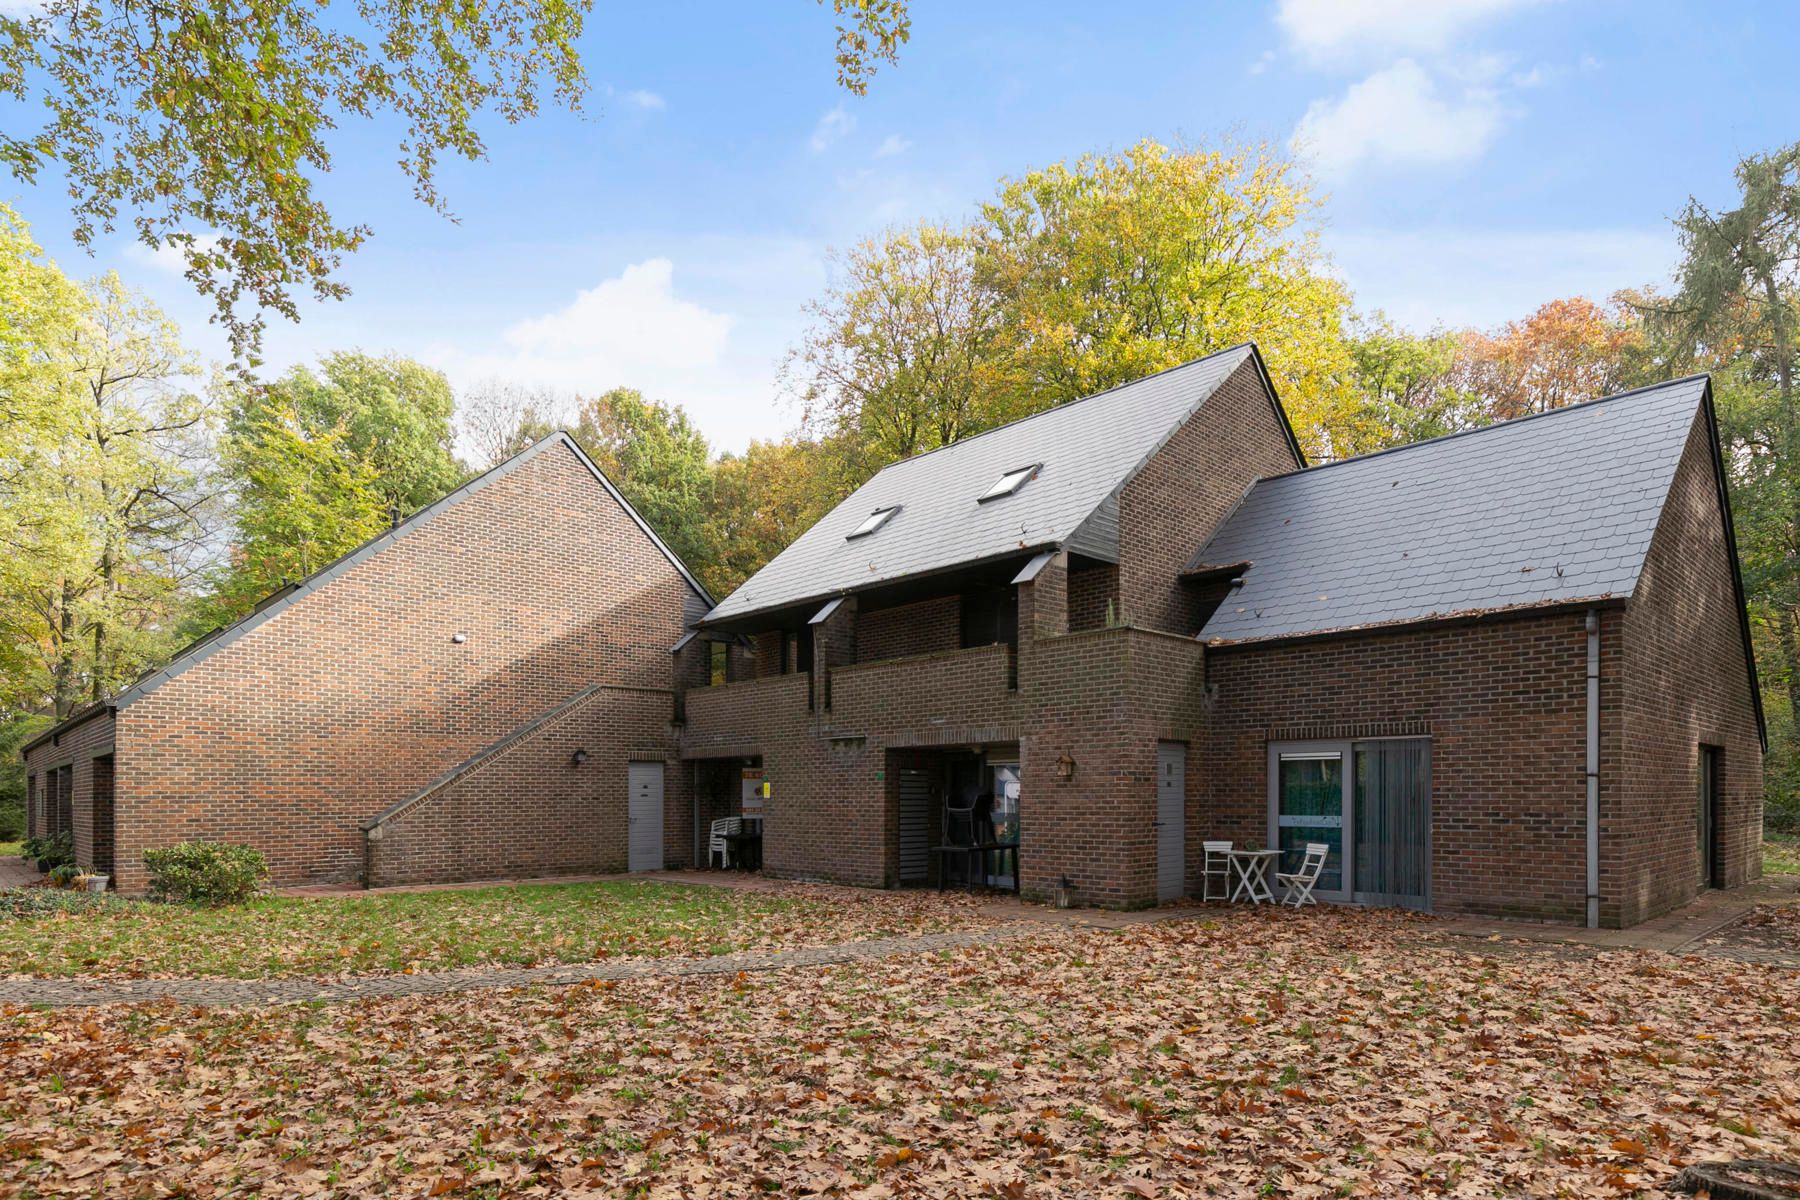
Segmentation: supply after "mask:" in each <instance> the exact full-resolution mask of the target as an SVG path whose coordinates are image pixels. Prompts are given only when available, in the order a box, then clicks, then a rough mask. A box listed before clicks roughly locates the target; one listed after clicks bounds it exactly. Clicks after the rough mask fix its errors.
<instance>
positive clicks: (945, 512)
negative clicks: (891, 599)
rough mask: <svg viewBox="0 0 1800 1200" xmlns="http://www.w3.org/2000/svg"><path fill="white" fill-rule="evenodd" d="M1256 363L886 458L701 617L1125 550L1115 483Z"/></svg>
mask: <svg viewBox="0 0 1800 1200" xmlns="http://www.w3.org/2000/svg"><path fill="white" fill-rule="evenodd" d="M1250 361H1255V362H1257V363H1258V367H1259V369H1260V363H1261V360H1260V359H1259V358H1258V357H1257V354H1256V349H1255V347H1253V346H1250V345H1248V344H1246V345H1242V346H1234V347H1232V348H1231V349H1229V350H1221V351H1219V352H1217V353H1215V354H1211V355H1208V356H1207V357H1205V358H1201V359H1196V360H1195V361H1193V362H1190V363H1186V364H1184V365H1182V366H1178V367H1172V368H1170V369H1169V370H1166V371H1162V372H1160V373H1158V374H1156V375H1151V376H1149V377H1147V378H1145V379H1140V380H1137V381H1135V382H1133V383H1128V384H1125V385H1123V386H1121V387H1116V388H1113V389H1112V390H1111V391H1106V392H1101V393H1098V394H1097V395H1093V396H1089V397H1086V398H1084V399H1081V400H1075V401H1071V402H1069V403H1067V404H1064V405H1061V406H1060V407H1057V408H1053V409H1049V410H1047V411H1045V412H1042V413H1038V414H1036V415H1035V416H1031V417H1026V418H1025V419H1023V420H1020V421H1014V422H1013V423H1011V424H1010V425H1003V426H1001V427H999V428H997V429H991V430H988V431H987V432H985V433H981V434H977V435H976V436H974V437H970V438H964V439H963V440H962V441H959V442H955V443H953V444H951V445H949V446H945V447H942V448H941V449H937V450H932V451H929V452H927V453H925V454H921V455H917V456H916V457H913V458H909V459H904V460H902V461H900V462H897V463H893V464H891V465H890V466H887V467H884V468H883V469H882V470H881V471H880V472H878V473H877V474H876V475H875V477H874V478H872V479H870V480H869V481H868V482H867V483H865V484H863V485H862V487H860V488H858V489H857V490H856V491H855V492H853V493H852V494H851V495H850V497H849V499H847V500H845V501H844V502H843V503H842V504H839V505H838V506H837V507H836V508H835V509H833V510H832V511H831V512H830V513H828V514H827V515H826V516H825V517H824V518H823V519H822V520H820V521H819V522H818V523H817V524H816V525H814V526H813V527H812V528H811V529H808V530H807V531H806V532H805V533H803V534H801V535H800V536H799V537H798V538H797V539H795V540H794V541H793V542H792V543H791V544H790V545H789V546H788V547H787V548H786V549H785V550H783V551H782V552H781V553H780V554H778V555H776V556H775V557H774V558H773V559H772V560H770V562H769V564H768V565H767V566H765V567H763V569H762V570H760V571H758V572H757V573H756V574H755V575H753V576H751V577H750V578H749V579H748V580H747V581H746V582H745V583H744V584H743V586H742V587H740V588H738V590H737V591H735V592H733V593H732V594H731V595H730V596H728V597H726V599H725V600H724V602H723V603H721V604H720V605H719V606H718V607H717V608H715V609H714V610H713V611H712V612H711V613H710V614H709V615H708V617H707V619H706V622H705V623H706V624H708V625H718V624H720V623H722V622H727V621H732V620H736V619H740V618H743V617H745V616H750V615H754V614H757V613H762V612H766V611H770V610H775V609H781V608H789V607H794V606H797V605H800V604H802V603H803V602H811V601H814V600H817V601H820V602H823V601H824V600H826V599H829V598H830V597H833V596H839V595H843V594H844V593H846V592H850V591H854V590H858V589H862V588H866V587H868V586H870V585H871V584H876V583H886V582H890V581H896V580H901V579H905V578H908V577H912V576H918V575H925V574H929V573H932V572H935V571H940V570H945V569H948V568H953V567H957V566H962V565H967V564H973V563H978V562H985V561H991V560H994V559H998V558H1004V557H1006V556H1008V555H1013V554H1022V553H1024V552H1025V551H1028V550H1035V549H1042V548H1044V547H1048V546H1064V545H1071V544H1073V545H1074V547H1075V548H1077V549H1079V550H1080V551H1081V552H1082V553H1085V554H1090V555H1093V556H1095V557H1101V558H1104V557H1108V556H1109V554H1110V556H1111V557H1114V558H1116V556H1117V554H1118V532H1117V525H1116V522H1109V521H1108V519H1107V512H1106V510H1107V509H1108V508H1109V506H1116V497H1117V493H1118V490H1119V489H1120V488H1121V487H1122V486H1123V485H1124V484H1125V482H1126V481H1127V480H1129V479H1130V478H1131V477H1132V476H1133V475H1134V474H1136V472H1137V470H1138V468H1139V467H1140V466H1142V464H1143V463H1144V461H1145V460H1146V459H1148V458H1149V457H1150V456H1151V455H1152V454H1153V453H1154V452H1155V451H1156V450H1157V448H1159V447H1160V446H1161V445H1162V444H1163V442H1164V441H1166V440H1167V439H1168V437H1169V436H1170V435H1171V434H1172V433H1174V432H1175V430H1176V429H1178V428H1180V426H1181V424H1182V422H1183V421H1185V420H1186V419H1187V418H1188V416H1189V415H1190V414H1192V413H1193V412H1194V411H1195V410H1196V409H1197V408H1199V406H1200V405H1201V404H1202V403H1203V402H1204V401H1205V400H1206V398H1207V397H1208V396H1210V395H1211V394H1212V393H1213V391H1214V389H1216V388H1217V387H1218V386H1219V385H1220V384H1221V383H1223V382H1224V381H1225V379H1226V377H1227V376H1229V375H1230V374H1231V373H1232V372H1233V371H1234V370H1236V369H1237V368H1238V367H1240V366H1242V365H1243V364H1244V363H1246V362H1250ZM1265 378H1266V373H1265ZM1271 395H1273V393H1272V392H1271ZM1297 456H1298V450H1296V458H1297V461H1298V457H1297ZM1032 463H1042V464H1043V467H1042V470H1040V471H1039V472H1038V474H1037V476H1036V477H1035V478H1033V479H1032V480H1031V481H1030V482H1028V483H1026V484H1025V486H1024V487H1022V488H1021V489H1019V491H1018V492H1017V493H1016V494H1014V495H1011V496H1006V497H1002V498H1000V499H997V500H990V501H988V502H987V503H985V504H984V503H979V502H978V501H977V499H976V498H977V497H978V496H980V495H981V494H982V493H983V492H985V491H987V489H988V488H989V487H990V486H992V485H993V484H994V483H995V481H997V480H998V479H999V478H1000V477H1001V476H1002V475H1003V474H1005V473H1006V472H1008V471H1011V470H1014V469H1016V468H1019V467H1024V466H1029V465H1030V464H1032ZM890 505H899V506H900V511H899V512H897V513H895V514H894V516H893V517H892V518H891V519H890V520H889V521H888V522H887V523H886V524H884V525H883V526H882V527H881V528H880V529H878V530H877V531H876V532H874V533H873V534H870V535H868V536H867V537H861V538H856V539H854V540H846V537H845V535H846V534H848V533H850V532H851V531H852V530H854V529H855V528H856V527H857V526H858V525H860V524H861V523H862V522H863V520H864V519H865V518H866V517H868V516H869V514H870V513H872V512H874V511H875V510H876V509H879V508H884V507H887V506H890Z"/></svg>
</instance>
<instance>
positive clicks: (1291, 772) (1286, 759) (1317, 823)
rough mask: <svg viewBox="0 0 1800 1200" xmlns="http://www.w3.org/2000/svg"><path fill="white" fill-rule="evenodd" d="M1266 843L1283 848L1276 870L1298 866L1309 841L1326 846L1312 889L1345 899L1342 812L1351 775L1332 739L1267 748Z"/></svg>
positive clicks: (1346, 804) (1323, 895) (1347, 804)
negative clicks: (1329, 742) (1268, 778)
mask: <svg viewBox="0 0 1800 1200" xmlns="http://www.w3.org/2000/svg"><path fill="white" fill-rule="evenodd" d="M1270 775H1271V780H1270V792H1271V796H1270V804H1269V808H1270V811H1269V824H1270V826H1271V828H1270V830H1269V848H1270V849H1272V850H1279V851H1281V858H1280V860H1279V862H1278V863H1277V865H1276V868H1275V869H1276V870H1277V871H1297V870H1299V869H1300V862H1301V860H1302V859H1303V858H1304V857H1305V856H1306V847H1307V845H1308V844H1309V843H1313V842H1319V843H1323V844H1324V845H1326V846H1328V847H1330V853H1329V854H1328V855H1327V857H1326V859H1325V870H1324V871H1323V872H1321V873H1320V875H1319V883H1318V886H1317V887H1315V888H1314V889H1313V894H1314V895H1315V896H1317V897H1318V898H1319V899H1321V900H1348V899H1349V898H1350V894H1349V892H1348V891H1347V890H1346V889H1345V886H1344V828H1345V824H1346V822H1345V820H1344V818H1345V817H1346V816H1347V815H1348V814H1349V812H1350V791H1349V775H1348V773H1347V772H1346V771H1345V770H1344V755H1343V751H1342V750H1341V749H1339V748H1338V747H1337V746H1335V745H1331V744H1321V745H1294V746H1289V747H1285V748H1282V749H1280V750H1279V751H1278V752H1277V751H1272V752H1271V754H1270Z"/></svg>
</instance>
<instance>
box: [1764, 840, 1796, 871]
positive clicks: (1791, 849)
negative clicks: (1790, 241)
mask: <svg viewBox="0 0 1800 1200" xmlns="http://www.w3.org/2000/svg"><path fill="white" fill-rule="evenodd" d="M1763 874H1764V875H1800V837H1795V836H1793V835H1792V834H1783V833H1771V834H1769V835H1768V836H1766V837H1765V838H1763Z"/></svg>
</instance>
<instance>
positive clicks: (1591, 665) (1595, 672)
mask: <svg viewBox="0 0 1800 1200" xmlns="http://www.w3.org/2000/svg"><path fill="white" fill-rule="evenodd" d="M1587 927H1588V928H1589V929H1598V928H1599V927H1600V610H1599V609H1596V608H1590V609H1588V612H1587Z"/></svg>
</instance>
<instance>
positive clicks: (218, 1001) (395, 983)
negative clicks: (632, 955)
mask: <svg viewBox="0 0 1800 1200" xmlns="http://www.w3.org/2000/svg"><path fill="white" fill-rule="evenodd" d="M1043 932H1044V928H1043V926H1041V925H1036V924H1033V923H1030V922H1025V921H1019V922H1015V923H1012V924H1006V925H996V926H994V927H993V928H991V929H974V930H965V931H960V932H952V933H927V934H920V935H919V936H917V937H893V938H878V939H875V940H873V941H866V942H844V943H840V944H839V945H835V946H817V947H812V948H808V949H803V950H751V951H745V952H744V953H742V954H718V955H713V956H710V957H705V958H640V959H634V960H632V961H629V962H614V963H559V964H557V965H554V966H545V967H468V968H464V969H460V970H455V971H421V972H419V973H417V974H413V975H362V976H358V977H355V978H352V979H345V980H342V981H339V982H323V981H319V980H312V979H109V980H97V981H92V982H88V981H83V980H79V979H0V1005H7V1004H17V1005H40V1006H43V1007H47V1008H74V1007H92V1006H94V1005H98V1004H143V1003H154V1002H157V1001H162V1000H173V1001H174V1002H175V1003H177V1004H195V1005H206V1006H221V1007H239V1006H243V1005H253V1004H301V1003H308V1002H314V1001H317V1002H323V1003H337V1002H341V1001H345V1000H366V999H371V998H374V997H378V996H416V995H428V994H432V993H440V992H461V991H469V990H471V989H475V988H514V987H532V986H537V985H550V986H556V985H559V984H572V983H586V982H588V981H589V980H594V979H646V978H677V977H680V976H685V975H735V974H737V973H738V972H739V971H780V970H787V969H790V968H794V967H824V966H831V965H833V964H836V963H848V962H861V961H865V960H869V959H878V958H888V957H891V956H893V955H896V954H932V953H936V952H938V951H940V950H955V949H959V948H960V947H963V946H981V945H993V944H996V943H999V942H1005V941H1010V940H1011V939H1013V938H1018V937H1028V936H1031V935H1033V934H1041V933H1043Z"/></svg>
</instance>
